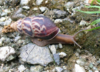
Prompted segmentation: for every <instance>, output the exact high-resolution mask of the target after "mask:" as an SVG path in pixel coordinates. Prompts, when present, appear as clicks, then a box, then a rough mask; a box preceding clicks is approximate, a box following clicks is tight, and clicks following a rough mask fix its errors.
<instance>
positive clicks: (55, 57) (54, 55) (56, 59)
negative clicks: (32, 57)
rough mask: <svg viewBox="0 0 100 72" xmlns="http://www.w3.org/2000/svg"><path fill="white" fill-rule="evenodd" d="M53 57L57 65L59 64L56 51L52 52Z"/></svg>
mask: <svg viewBox="0 0 100 72" xmlns="http://www.w3.org/2000/svg"><path fill="white" fill-rule="evenodd" d="M53 57H54V61H55V62H56V63H57V65H59V64H60V57H59V54H58V53H56V54H53Z"/></svg>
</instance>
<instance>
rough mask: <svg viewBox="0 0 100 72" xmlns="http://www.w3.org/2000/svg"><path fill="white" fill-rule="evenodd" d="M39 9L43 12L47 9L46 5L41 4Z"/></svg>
mask: <svg viewBox="0 0 100 72" xmlns="http://www.w3.org/2000/svg"><path fill="white" fill-rule="evenodd" d="M39 9H40V11H41V12H44V11H45V10H46V9H47V7H43V6H42V7H39Z"/></svg>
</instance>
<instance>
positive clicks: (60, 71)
mask: <svg viewBox="0 0 100 72" xmlns="http://www.w3.org/2000/svg"><path fill="white" fill-rule="evenodd" d="M55 70H56V71H57V72H62V71H63V68H61V67H55Z"/></svg>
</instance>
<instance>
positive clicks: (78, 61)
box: [76, 59, 85, 66]
mask: <svg viewBox="0 0 100 72" xmlns="http://www.w3.org/2000/svg"><path fill="white" fill-rule="evenodd" d="M76 63H77V64H79V65H81V66H84V65H85V60H84V59H78V60H76Z"/></svg>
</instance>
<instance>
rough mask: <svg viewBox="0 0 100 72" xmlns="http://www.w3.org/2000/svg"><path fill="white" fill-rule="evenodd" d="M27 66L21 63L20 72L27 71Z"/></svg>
mask: <svg viewBox="0 0 100 72" xmlns="http://www.w3.org/2000/svg"><path fill="white" fill-rule="evenodd" d="M25 69H26V68H25V67H24V65H20V66H19V67H18V71H19V72H23V71H25Z"/></svg>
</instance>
